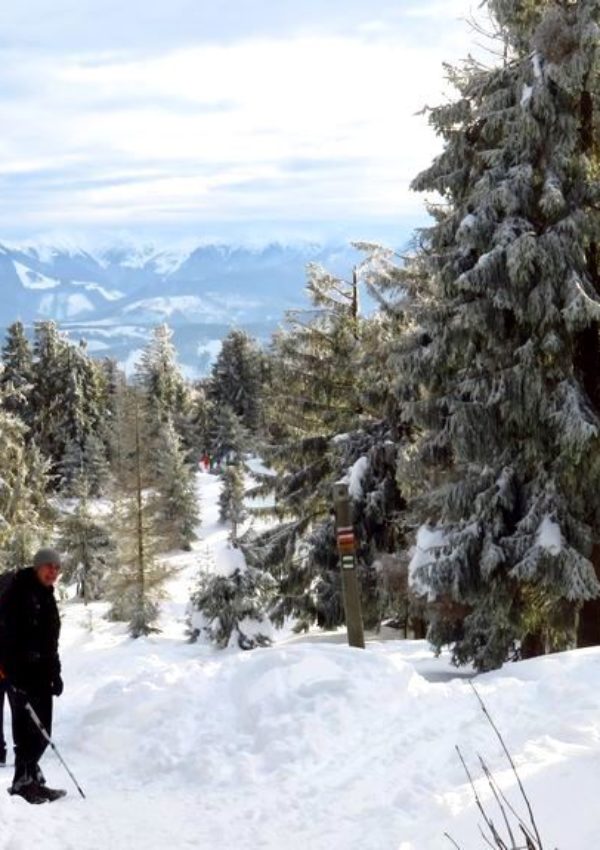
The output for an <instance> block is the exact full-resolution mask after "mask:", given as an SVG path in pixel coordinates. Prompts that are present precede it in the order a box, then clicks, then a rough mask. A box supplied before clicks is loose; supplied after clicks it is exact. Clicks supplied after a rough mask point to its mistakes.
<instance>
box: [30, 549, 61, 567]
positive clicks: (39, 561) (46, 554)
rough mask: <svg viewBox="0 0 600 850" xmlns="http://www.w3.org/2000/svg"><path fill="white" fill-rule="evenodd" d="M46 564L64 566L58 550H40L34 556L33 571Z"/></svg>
mask: <svg viewBox="0 0 600 850" xmlns="http://www.w3.org/2000/svg"><path fill="white" fill-rule="evenodd" d="M44 564H55V565H56V566H57V567H60V566H62V561H61V558H60V555H59V554H58V552H57V551H56V549H38V551H37V552H36V553H35V555H34V556H33V569H34V570H37V569H38V567H42V566H44Z"/></svg>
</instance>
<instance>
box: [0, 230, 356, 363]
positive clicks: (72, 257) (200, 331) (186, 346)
mask: <svg viewBox="0 0 600 850" xmlns="http://www.w3.org/2000/svg"><path fill="white" fill-rule="evenodd" d="M358 257H359V254H358V252H357V251H355V250H354V249H353V248H351V247H350V246H344V245H342V246H331V245H330V246H322V245H315V244H302V243H299V244H295V245H280V244H270V245H265V246H264V247H261V248H249V247H242V246H236V245H220V244H219V245H198V246H195V247H193V248H189V249H188V250H186V251H165V250H164V249H159V248H157V247H154V246H141V247H140V246H136V245H129V244H117V245H113V246H109V247H105V248H104V249H97V250H93V251H92V250H84V249H82V248H80V247H77V246H74V245H71V244H66V245H49V244H45V243H42V244H31V245H28V244H24V245H17V244H0V294H1V298H0V328H2V327H6V326H8V325H9V324H11V323H12V322H14V321H15V320H16V319H20V320H21V321H22V322H23V323H24V324H26V325H31V324H33V322H34V321H38V320H42V319H54V320H55V321H58V322H60V323H61V326H62V327H63V328H64V329H65V330H67V331H68V332H69V333H70V335H71V336H72V337H73V338H74V339H75V340H76V339H77V338H78V337H80V336H83V337H84V338H85V339H87V340H88V341H89V344H90V350H91V352H92V353H93V354H94V355H98V356H111V357H116V358H117V359H118V360H119V361H120V362H121V363H123V364H130V363H131V362H132V361H133V360H134V359H135V355H136V354H137V352H138V350H139V348H140V339H144V338H147V335H148V328H149V327H150V326H153V325H157V324H160V323H161V322H168V323H169V324H170V325H171V326H172V327H173V328H174V331H175V344H176V346H177V348H178V350H179V354H180V359H181V362H182V364H183V366H184V370H185V372H186V373H187V374H188V375H190V376H192V375H200V374H204V373H205V372H206V371H207V368H208V365H209V362H210V358H211V354H212V352H213V351H214V349H215V345H216V344H217V343H218V342H219V341H220V340H221V339H222V338H223V337H224V336H225V335H226V334H227V332H228V330H229V329H230V328H231V326H233V325H236V326H238V327H242V328H245V329H247V330H248V331H249V332H250V333H251V334H252V335H253V336H256V337H258V338H259V339H265V340H266V339H268V338H269V337H270V335H271V333H272V332H273V331H274V330H275V328H276V327H277V325H278V324H279V323H280V322H281V320H282V318H283V314H284V312H285V310H286V309H289V308H291V307H295V306H298V305H300V304H302V303H303V299H304V295H303V288H304V284H305V277H306V275H305V267H306V264H307V263H308V262H319V263H323V264H324V265H325V266H326V267H327V268H329V269H331V270H332V271H334V272H339V273H347V272H348V271H349V270H350V269H351V267H352V264H353V263H354V262H356V261H357V259H358Z"/></svg>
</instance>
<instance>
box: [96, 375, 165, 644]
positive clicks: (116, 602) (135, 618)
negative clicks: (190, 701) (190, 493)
mask: <svg viewBox="0 0 600 850" xmlns="http://www.w3.org/2000/svg"><path fill="white" fill-rule="evenodd" d="M140 407H141V403H140V399H139V394H138V392H137V391H136V390H132V391H130V392H129V393H128V399H127V406H126V410H125V415H124V416H123V420H122V426H123V429H124V433H123V436H122V442H123V444H124V446H126V450H125V451H124V463H123V466H122V475H121V478H120V480H119V482H118V485H119V487H118V491H119V498H118V500H117V503H116V509H115V514H116V516H115V526H116V527H117V529H118V566H117V569H116V570H114V571H113V573H112V574H111V577H110V583H109V587H108V593H107V595H108V598H109V599H110V601H111V603H112V605H111V609H110V611H109V616H110V617H111V618H112V619H115V620H124V621H126V622H128V624H129V632H130V634H131V636H132V637H134V638H137V637H141V636H142V635H148V634H150V633H151V632H153V631H156V630H157V625H156V623H157V619H158V615H159V601H160V599H161V597H162V594H163V587H164V583H165V581H166V579H167V578H168V573H167V571H166V569H165V568H164V567H161V566H160V565H159V564H157V562H156V558H155V552H156V549H157V528H156V518H155V513H154V510H153V506H152V503H151V500H150V499H149V493H148V481H149V479H150V475H149V457H148V452H149V451H150V447H151V442H150V440H149V439H148V434H147V431H146V428H147V427H148V423H147V421H146V420H145V419H144V418H143V417H142V415H141V413H140Z"/></svg>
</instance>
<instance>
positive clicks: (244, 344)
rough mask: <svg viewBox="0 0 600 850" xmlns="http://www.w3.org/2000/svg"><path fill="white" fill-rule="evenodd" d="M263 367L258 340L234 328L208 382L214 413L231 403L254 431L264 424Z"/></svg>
mask: <svg viewBox="0 0 600 850" xmlns="http://www.w3.org/2000/svg"><path fill="white" fill-rule="evenodd" d="M263 370H264V363H263V355H262V352H261V351H260V349H259V347H258V345H257V344H256V342H255V341H254V340H253V339H252V338H251V337H249V336H248V334H246V333H244V331H240V330H232V331H230V333H229V334H228V335H227V336H226V337H225V339H224V340H223V345H222V348H221V351H220V353H219V356H218V357H217V359H216V360H215V363H214V365H213V368H212V372H211V378H210V382H209V385H208V397H209V400H210V401H211V402H212V404H213V409H214V410H215V413H216V414H217V415H218V413H219V410H220V409H221V408H222V407H223V406H225V405H226V406H228V407H229V408H231V410H233V412H234V413H235V415H236V416H237V417H238V419H239V420H240V422H241V423H242V425H243V427H244V429H245V430H246V431H247V433H248V434H251V435H256V434H257V433H258V430H259V428H260V426H261V419H262V414H261V410H262V387H263Z"/></svg>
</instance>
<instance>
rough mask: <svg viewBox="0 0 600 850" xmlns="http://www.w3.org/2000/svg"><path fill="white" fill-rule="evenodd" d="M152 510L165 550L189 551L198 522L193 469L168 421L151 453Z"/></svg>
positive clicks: (162, 425)
mask: <svg viewBox="0 0 600 850" xmlns="http://www.w3.org/2000/svg"><path fill="white" fill-rule="evenodd" d="M152 507H153V510H154V513H155V518H156V523H157V531H158V534H159V536H160V538H161V540H162V541H163V545H164V546H166V548H169V549H170V548H179V549H188V550H189V549H190V548H191V543H192V541H193V540H195V539H196V528H197V526H198V524H199V522H200V512H199V505H198V496H197V493H196V486H195V477H194V473H193V470H192V468H191V467H190V466H189V464H188V463H187V462H186V459H185V452H184V449H183V445H182V440H181V438H180V437H179V435H178V434H177V432H176V431H175V427H174V425H173V422H172V420H171V418H170V417H168V418H167V419H166V420H165V421H164V422H163V423H161V425H160V430H159V433H158V439H157V442H156V450H155V452H154V495H153V498H152Z"/></svg>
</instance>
